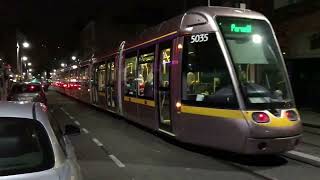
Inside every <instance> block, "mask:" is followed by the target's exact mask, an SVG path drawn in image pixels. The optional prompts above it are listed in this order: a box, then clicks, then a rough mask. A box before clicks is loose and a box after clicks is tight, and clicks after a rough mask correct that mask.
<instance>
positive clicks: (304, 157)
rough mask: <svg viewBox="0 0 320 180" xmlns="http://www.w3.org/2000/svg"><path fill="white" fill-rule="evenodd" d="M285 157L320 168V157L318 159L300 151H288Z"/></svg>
mask: <svg viewBox="0 0 320 180" xmlns="http://www.w3.org/2000/svg"><path fill="white" fill-rule="evenodd" d="M283 155H284V156H286V157H288V158H290V159H294V160H297V161H301V162H304V163H307V164H310V165H312V166H316V167H320V157H317V156H313V155H310V154H306V153H302V152H299V151H288V152H286V153H284V154H283Z"/></svg>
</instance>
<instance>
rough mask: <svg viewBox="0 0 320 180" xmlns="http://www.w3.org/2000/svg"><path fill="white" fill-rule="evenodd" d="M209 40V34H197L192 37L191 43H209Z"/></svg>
mask: <svg viewBox="0 0 320 180" xmlns="http://www.w3.org/2000/svg"><path fill="white" fill-rule="evenodd" d="M208 40H209V34H197V35H192V36H191V42H190V43H199V42H207V41H208Z"/></svg>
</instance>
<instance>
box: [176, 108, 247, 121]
mask: <svg viewBox="0 0 320 180" xmlns="http://www.w3.org/2000/svg"><path fill="white" fill-rule="evenodd" d="M181 112H183V113H188V114H197V115H202V116H211V117H222V118H228V119H244V117H243V114H242V112H241V111H240V110H230V109H215V108H205V107H196V106H186V105H182V106H181Z"/></svg>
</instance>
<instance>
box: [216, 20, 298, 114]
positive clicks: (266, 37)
mask: <svg viewBox="0 0 320 180" xmlns="http://www.w3.org/2000/svg"><path fill="white" fill-rule="evenodd" d="M217 22H218V25H219V27H220V30H221V32H222V35H223V37H224V41H225V43H226V45H227V48H228V51H229V54H230V56H231V58H232V62H233V65H234V68H235V71H236V73H237V77H238V80H239V82H240V86H241V90H242V93H243V94H244V95H243V96H244V98H245V102H246V105H247V107H248V108H254V109H265V108H291V107H293V105H294V104H293V96H292V92H291V90H290V86H289V82H288V78H287V74H286V71H285V67H284V63H283V61H282V58H281V54H280V51H279V48H278V46H277V44H276V40H275V38H274V35H273V32H272V30H271V28H270V26H269V24H268V23H267V22H266V21H263V20H254V19H245V18H234V17H217Z"/></svg>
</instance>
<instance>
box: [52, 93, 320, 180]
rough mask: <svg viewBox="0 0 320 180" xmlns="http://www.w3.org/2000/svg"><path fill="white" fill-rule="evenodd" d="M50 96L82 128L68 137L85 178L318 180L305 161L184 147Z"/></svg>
mask: <svg viewBox="0 0 320 180" xmlns="http://www.w3.org/2000/svg"><path fill="white" fill-rule="evenodd" d="M47 96H48V103H49V109H50V112H51V113H52V114H53V115H54V116H55V118H56V119H58V120H59V121H60V123H61V124H62V125H64V124H68V123H72V124H76V125H78V126H80V127H81V128H82V134H81V135H79V136H73V137H70V138H71V141H72V143H73V145H74V147H75V151H76V155H77V157H78V161H79V164H80V166H81V170H82V173H83V176H84V179H85V180H107V179H112V180H118V179H120V180H122V179H124V180H158V179H159V180H160V179H161V180H164V179H165V180H171V179H174V180H180V179H181V180H191V179H192V180H194V179H201V180H206V179H208V180H209V179H210V180H212V179H217V180H229V179H232V180H251V179H274V180H275V179H285V180H286V179H288V180H295V179H297V180H299V179H308V180H313V179H314V180H319V179H320V171H319V170H320V169H319V168H317V167H315V166H312V165H309V164H306V163H303V162H299V161H295V160H292V159H288V158H285V157H283V156H266V157H244V156H239V155H234V154H232V153H228V152H221V151H215V150H211V149H206V148H201V147H196V146H192V145H186V144H183V143H179V142H176V141H175V140H172V139H169V138H166V137H165V136H162V135H159V134H157V133H155V132H152V131H150V130H147V129H145V128H142V127H140V126H138V125H135V124H133V123H130V122H128V121H126V120H125V119H123V118H120V117H117V116H114V115H112V114H110V113H107V112H103V111H100V110H97V109H95V108H93V107H91V106H89V105H86V104H83V103H80V102H78V101H76V100H74V99H72V98H68V97H66V96H63V95H61V94H59V93H56V92H54V91H49V92H48V95H47ZM150 120H152V119H150Z"/></svg>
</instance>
